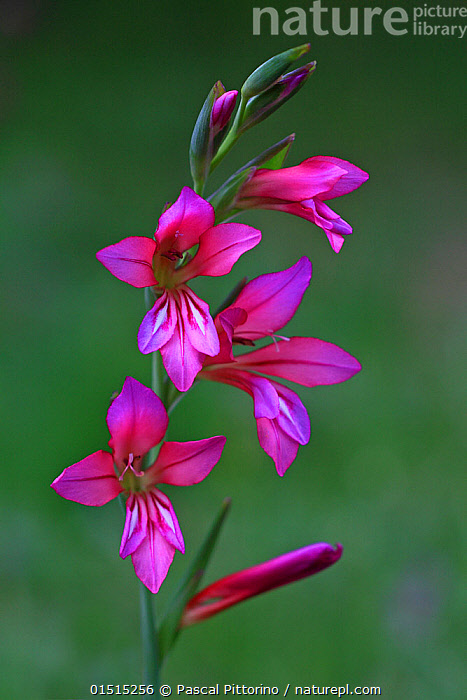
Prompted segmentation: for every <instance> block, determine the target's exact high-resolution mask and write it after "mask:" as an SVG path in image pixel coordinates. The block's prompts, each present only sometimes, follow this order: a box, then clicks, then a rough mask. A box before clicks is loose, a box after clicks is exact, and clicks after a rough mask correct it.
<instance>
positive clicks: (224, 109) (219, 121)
mask: <svg viewBox="0 0 467 700" xmlns="http://www.w3.org/2000/svg"><path fill="white" fill-rule="evenodd" d="M237 95H238V90H229V91H228V92H224V94H223V95H221V96H220V97H218V98H217V100H216V101H215V102H214V105H213V108H212V112H211V126H212V129H213V132H214V134H218V133H219V131H222V129H223V128H224V127H225V126H226V125H227V123H228V121H229V119H230V117H231V116H232V112H233V111H234V109H235V103H236V101H237Z"/></svg>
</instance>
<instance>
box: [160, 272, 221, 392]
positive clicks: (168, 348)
mask: <svg viewBox="0 0 467 700" xmlns="http://www.w3.org/2000/svg"><path fill="white" fill-rule="evenodd" d="M171 294H173V295H174V298H175V299H176V309H177V323H176V325H175V327H174V331H173V335H172V337H171V338H170V339H169V340H168V342H167V343H166V344H165V345H164V346H163V347H162V348H161V354H162V360H163V363H164V367H165V369H166V371H167V374H168V375H169V377H170V379H171V380H172V381H173V383H174V384H175V386H176V387H177V389H178V390H179V391H187V390H188V389H189V388H190V386H191V385H192V384H193V382H194V380H195V377H196V375H197V374H198V372H199V371H200V370H201V368H202V365H203V359H204V356H205V355H210V356H214V355H217V353H218V352H219V349H220V345H219V338H218V335H217V331H216V327H215V325H214V321H213V320H212V318H211V315H210V313H209V306H208V305H207V304H206V303H205V302H204V301H203V300H202V299H200V298H199V297H197V296H196V294H195V293H194V292H192V291H191V289H189V288H188V287H186V286H184V285H183V286H182V287H179V288H178V289H176V290H172V291H171Z"/></svg>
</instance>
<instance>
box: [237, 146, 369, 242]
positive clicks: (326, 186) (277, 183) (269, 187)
mask: <svg viewBox="0 0 467 700" xmlns="http://www.w3.org/2000/svg"><path fill="white" fill-rule="evenodd" d="M368 177H369V176H368V173H366V172H364V171H363V170H360V168H357V166H356V165H352V163H349V162H348V161H346V160H341V159H340V158H333V157H331V156H314V157H313V158H307V159H306V160H304V161H303V162H302V163H300V165H295V166H293V167H291V168H282V169H280V170H269V169H268V168H259V169H258V170H256V171H255V172H254V174H253V176H252V177H251V179H250V180H249V181H247V182H245V184H244V185H243V187H242V188H241V190H240V192H239V194H238V197H237V200H236V201H235V208H236V209H251V208H255V209H277V210H279V211H285V212H288V213H289V214H295V216H301V217H302V218H303V219H306V220H307V221H312V222H313V223H315V224H316V225H317V226H320V228H322V229H323V231H324V232H325V234H326V236H327V237H328V240H329V243H330V244H331V247H332V249H333V250H334V252H336V253H338V252H339V251H340V249H341V248H342V244H343V242H344V236H346V235H348V234H350V233H352V227H351V226H350V225H349V224H348V223H347V222H346V221H344V220H343V219H341V217H340V216H339V215H338V214H336V213H335V212H334V211H333V210H332V209H331V208H330V207H328V205H327V204H325V201H326V200H328V199H334V198H335V197H340V196H341V195H343V194H347V193H348V192H352V191H353V190H356V189H357V187H360V185H362V184H363V183H364V182H366V180H368Z"/></svg>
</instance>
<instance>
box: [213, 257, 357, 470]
mask: <svg viewBox="0 0 467 700" xmlns="http://www.w3.org/2000/svg"><path fill="white" fill-rule="evenodd" d="M310 279H311V263H310V261H309V260H308V258H306V257H303V258H301V259H300V260H299V261H298V262H297V263H296V264H295V265H293V266H292V267H290V268H289V269H287V270H284V271H282V272H274V273H272V274H267V275H262V276H261V277H257V278H256V279H254V280H252V281H251V282H249V283H248V284H247V285H246V286H245V287H244V288H243V290H242V291H241V292H240V294H239V295H238V297H237V299H236V301H235V302H234V303H233V304H232V305H231V306H229V307H228V308H227V309H226V310H225V311H223V312H221V313H220V314H219V315H218V316H217V317H216V327H217V330H218V333H219V338H220V347H221V350H220V353H219V355H217V356H216V357H214V358H206V359H205V363H204V367H203V369H202V371H201V372H200V374H199V377H200V379H207V380H210V381H214V382H221V383H223V384H230V385H232V386H235V387H237V388H238V389H242V390H243V391H245V392H246V393H247V394H249V395H250V396H251V397H252V399H253V402H254V415H255V418H256V423H257V429H258V439H259V443H260V445H261V447H262V448H263V450H264V451H265V452H266V454H268V455H269V456H270V457H271V458H272V459H273V460H274V463H275V465H276V469H277V473H278V474H279V476H283V475H284V474H285V472H286V470H287V469H288V468H289V466H290V465H291V464H292V462H293V460H294V459H295V457H296V455H297V451H298V446H299V445H306V444H307V442H308V441H309V439H310V420H309V417H308V413H307V411H306V408H305V406H304V405H303V403H302V402H301V400H300V399H299V397H298V396H297V395H296V394H295V393H294V392H293V391H292V390H291V389H289V388H288V387H285V386H283V385H282V384H279V383H278V382H275V381H273V380H271V379H269V378H267V377H264V376H261V375H263V374H266V375H272V376H273V377H280V378H282V379H286V380H289V381H293V382H297V384H301V385H302V386H307V387H313V386H318V385H324V384H337V383H339V382H343V381H346V380H347V379H350V377H352V376H353V375H354V374H356V373H357V372H359V371H360V369H361V366H360V363H359V362H358V361H357V360H356V359H355V358H354V357H352V355H349V353H347V352H346V351H345V350H342V349H341V348H339V347H338V346H337V345H333V344H332V343H328V342H325V341H324V340H318V339H317V338H299V337H295V338H285V337H283V336H277V335H276V332H277V331H278V330H279V329H281V328H282V327H283V326H284V325H285V324H286V323H287V322H288V321H289V320H290V319H291V318H292V316H293V315H294V313H295V311H296V310H297V308H298V305H299V304H300V301H301V299H302V297H303V294H304V292H305V290H306V288H307V287H308V285H309V283H310ZM268 336H270V337H271V338H272V339H273V341H274V342H273V344H271V345H267V346H265V347H263V348H259V349H258V350H253V351H252V352H247V353H244V354H243V355H237V356H235V357H234V356H233V354H232V344H239V345H250V346H251V345H254V344H255V341H256V340H259V339H261V338H265V337H268ZM276 338H279V340H277V339H276Z"/></svg>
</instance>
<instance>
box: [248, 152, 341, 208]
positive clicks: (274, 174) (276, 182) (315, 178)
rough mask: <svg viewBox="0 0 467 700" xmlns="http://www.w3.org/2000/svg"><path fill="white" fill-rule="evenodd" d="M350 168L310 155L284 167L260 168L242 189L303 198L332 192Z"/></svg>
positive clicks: (254, 193) (260, 194)
mask: <svg viewBox="0 0 467 700" xmlns="http://www.w3.org/2000/svg"><path fill="white" fill-rule="evenodd" d="M345 174H346V170H345V169H344V168H342V167H340V166H339V165H337V164H333V163H331V162H329V161H327V160H316V159H315V158H308V159H307V160H304V161H303V162H302V163H300V165H295V166H292V167H291V168H281V169H280V170H269V169H268V168H260V169H259V170H257V171H256V172H255V173H254V175H253V177H252V178H251V180H250V181H249V182H247V183H246V184H245V185H244V187H243V188H242V190H241V191H240V197H241V198H242V199H243V198H244V197H245V198H247V197H261V198H263V197H267V198H273V199H282V200H288V201H292V202H300V201H301V200H302V199H309V198H310V197H316V196H317V195H323V194H324V193H325V192H329V191H331V190H332V188H333V187H334V186H335V185H336V183H337V182H338V181H339V180H340V178H341V177H342V176H344V175H345Z"/></svg>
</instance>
